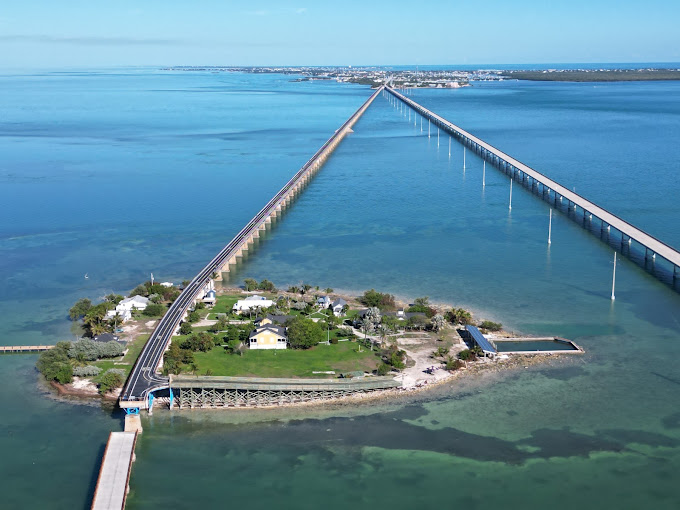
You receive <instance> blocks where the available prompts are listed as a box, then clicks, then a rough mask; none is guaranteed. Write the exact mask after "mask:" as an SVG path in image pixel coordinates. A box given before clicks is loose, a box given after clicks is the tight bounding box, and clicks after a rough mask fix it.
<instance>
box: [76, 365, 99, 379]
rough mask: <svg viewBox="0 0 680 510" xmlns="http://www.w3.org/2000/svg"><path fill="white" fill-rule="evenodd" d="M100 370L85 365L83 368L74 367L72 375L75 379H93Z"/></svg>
mask: <svg viewBox="0 0 680 510" xmlns="http://www.w3.org/2000/svg"><path fill="white" fill-rule="evenodd" d="M101 371H102V369H101V368H99V367H97V366H94V365H85V366H84V367H76V368H74V369H73V375H75V376H76V377H94V376H96V375H99V374H100V372H101Z"/></svg>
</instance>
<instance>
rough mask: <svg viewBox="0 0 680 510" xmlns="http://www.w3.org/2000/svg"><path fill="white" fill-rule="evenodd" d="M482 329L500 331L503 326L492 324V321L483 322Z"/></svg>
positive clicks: (497, 323)
mask: <svg viewBox="0 0 680 510" xmlns="http://www.w3.org/2000/svg"><path fill="white" fill-rule="evenodd" d="M479 327H480V328H482V329H486V330H487V331H500V330H501V328H502V327H503V324H501V323H500V322H492V321H483V322H482V323H481V324H480V325H479Z"/></svg>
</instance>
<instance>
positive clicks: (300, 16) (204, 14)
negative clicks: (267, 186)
mask: <svg viewBox="0 0 680 510" xmlns="http://www.w3.org/2000/svg"><path fill="white" fill-rule="evenodd" d="M678 22H680V1H678V0H646V1H645V2H640V1H635V2H633V1H630V0H618V1H613V0H612V1H610V0H571V1H562V0H552V1H551V0H545V1H536V0H487V1H484V0H481V1H472V0H448V1H440V0H434V1H428V0H389V1H384V0H336V1H333V2H326V1H323V0H314V1H312V0H296V1H294V2H289V1H283V0H282V1H258V0H250V1H230V0H191V1H188V0H134V1H131V0H115V1H114V0H109V1H105V2H103V1H97V0H87V1H85V0H59V1H56V0H14V1H11V0H7V1H4V2H2V6H0V68H6V69H7V68H9V69H11V68H55V67H57V68H60V67H68V68H72V67H93V66H97V67H105V66H126V65H132V66H137V65H234V66H237V65H428V64H430V65H446V64H450V65H456V64H458V65H461V64H471V65H472V64H504V63H505V64H530V63H593V62H596V63H599V62H678V61H680V29H678Z"/></svg>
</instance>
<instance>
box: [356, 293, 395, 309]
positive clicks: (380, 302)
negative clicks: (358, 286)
mask: <svg viewBox="0 0 680 510" xmlns="http://www.w3.org/2000/svg"><path fill="white" fill-rule="evenodd" d="M359 301H360V302H361V303H363V304H364V305H366V306H368V307H374V306H375V307H378V308H380V309H381V310H394V308H395V307H396V305H395V303H394V296H393V295H392V294H384V293H382V292H378V291H376V290H375V289H371V290H367V291H365V292H364V294H363V296H361V297H360V298H359Z"/></svg>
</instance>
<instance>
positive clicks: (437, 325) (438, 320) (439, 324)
mask: <svg viewBox="0 0 680 510" xmlns="http://www.w3.org/2000/svg"><path fill="white" fill-rule="evenodd" d="M444 324H446V319H444V316H443V315H442V314H440V313H438V314H436V315H435V316H434V317H432V329H434V330H435V331H439V330H440V329H442V328H443V327H444Z"/></svg>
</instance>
